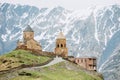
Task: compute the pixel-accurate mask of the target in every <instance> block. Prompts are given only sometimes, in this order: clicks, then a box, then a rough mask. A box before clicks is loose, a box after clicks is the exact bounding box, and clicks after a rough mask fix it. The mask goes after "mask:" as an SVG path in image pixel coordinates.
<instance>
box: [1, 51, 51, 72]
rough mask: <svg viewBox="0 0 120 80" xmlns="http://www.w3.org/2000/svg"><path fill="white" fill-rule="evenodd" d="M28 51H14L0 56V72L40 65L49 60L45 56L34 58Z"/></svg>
mask: <svg viewBox="0 0 120 80" xmlns="http://www.w3.org/2000/svg"><path fill="white" fill-rule="evenodd" d="M31 53H32V52H30V51H25V50H14V51H12V52H10V53H7V54H5V55H3V56H0V70H8V69H11V68H14V67H18V66H21V65H23V64H24V65H31V64H33V65H34V64H42V63H44V62H46V61H48V60H50V59H51V58H49V57H45V56H36V55H33V54H31Z"/></svg>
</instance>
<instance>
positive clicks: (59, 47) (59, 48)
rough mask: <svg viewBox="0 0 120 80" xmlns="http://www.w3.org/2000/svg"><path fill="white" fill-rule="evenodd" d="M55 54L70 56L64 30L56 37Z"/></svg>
mask: <svg viewBox="0 0 120 80" xmlns="http://www.w3.org/2000/svg"><path fill="white" fill-rule="evenodd" d="M55 54H56V55H59V56H62V57H67V56H68V49H67V47H66V38H65V36H64V35H63V33H62V32H60V33H59V35H58V37H57V39H56V48H55Z"/></svg>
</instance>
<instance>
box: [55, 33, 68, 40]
mask: <svg viewBox="0 0 120 80" xmlns="http://www.w3.org/2000/svg"><path fill="white" fill-rule="evenodd" d="M57 39H66V38H65V36H64V35H63V33H62V32H60V33H59V35H58V36H57Z"/></svg>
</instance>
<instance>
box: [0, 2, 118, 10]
mask: <svg viewBox="0 0 120 80" xmlns="http://www.w3.org/2000/svg"><path fill="white" fill-rule="evenodd" d="M4 2H7V3H13V4H23V5H24V4H28V5H32V6H36V7H39V8H42V7H54V6H62V7H64V8H66V9H69V10H82V9H87V8H88V7H90V6H101V5H112V4H118V5H120V0H0V3H4Z"/></svg>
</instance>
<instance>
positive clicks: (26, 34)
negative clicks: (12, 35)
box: [23, 25, 34, 41]
mask: <svg viewBox="0 0 120 80" xmlns="http://www.w3.org/2000/svg"><path fill="white" fill-rule="evenodd" d="M23 38H24V40H25V41H27V40H30V39H34V31H33V30H32V28H31V27H30V26H29V25H28V26H27V27H26V28H25V30H24V31H23Z"/></svg>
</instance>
